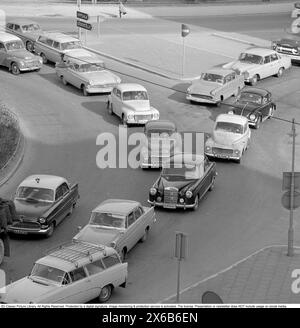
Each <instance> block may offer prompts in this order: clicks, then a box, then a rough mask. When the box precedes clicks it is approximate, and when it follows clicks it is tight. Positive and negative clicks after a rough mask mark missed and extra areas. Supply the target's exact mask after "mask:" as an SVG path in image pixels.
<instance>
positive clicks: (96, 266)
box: [85, 260, 104, 276]
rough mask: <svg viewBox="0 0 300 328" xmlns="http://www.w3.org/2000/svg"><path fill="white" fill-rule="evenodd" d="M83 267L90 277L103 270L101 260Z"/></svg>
mask: <svg viewBox="0 0 300 328" xmlns="http://www.w3.org/2000/svg"><path fill="white" fill-rule="evenodd" d="M85 267H86V269H87V271H88V273H89V275H90V276H92V275H93V274H96V273H99V272H101V271H103V270H104V266H103V263H102V261H101V260H98V261H95V262H93V263H89V264H87V265H86V266H85Z"/></svg>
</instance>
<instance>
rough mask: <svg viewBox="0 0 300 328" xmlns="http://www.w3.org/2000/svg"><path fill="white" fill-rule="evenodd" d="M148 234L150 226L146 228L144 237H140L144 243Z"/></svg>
mask: <svg viewBox="0 0 300 328" xmlns="http://www.w3.org/2000/svg"><path fill="white" fill-rule="evenodd" d="M148 235H149V228H146V229H145V233H144V235H143V237H142V238H141V239H140V242H141V243H144V242H145V241H146V240H147V239H148Z"/></svg>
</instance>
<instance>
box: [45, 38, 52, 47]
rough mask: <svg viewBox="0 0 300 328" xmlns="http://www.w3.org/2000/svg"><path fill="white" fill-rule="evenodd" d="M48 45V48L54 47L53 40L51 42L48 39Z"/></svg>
mask: <svg viewBox="0 0 300 328" xmlns="http://www.w3.org/2000/svg"><path fill="white" fill-rule="evenodd" d="M46 44H47V46H49V47H52V45H53V40H51V39H46Z"/></svg>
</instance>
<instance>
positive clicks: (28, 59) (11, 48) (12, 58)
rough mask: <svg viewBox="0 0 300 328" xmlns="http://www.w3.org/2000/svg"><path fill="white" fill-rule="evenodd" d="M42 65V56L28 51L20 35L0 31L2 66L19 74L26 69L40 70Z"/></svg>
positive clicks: (0, 58)
mask: <svg viewBox="0 0 300 328" xmlns="http://www.w3.org/2000/svg"><path fill="white" fill-rule="evenodd" d="M42 65H43V61H42V58H41V57H39V56H36V55H34V54H32V53H30V52H29V51H27V50H26V49H25V46H24V43H23V41H22V40H21V39H20V38H19V37H17V36H15V35H12V34H9V33H6V32H0V66H4V67H7V68H8V69H9V71H10V72H11V73H12V74H14V75H18V74H20V72H25V71H39V70H40V69H41V67H42Z"/></svg>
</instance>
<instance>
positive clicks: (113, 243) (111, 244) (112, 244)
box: [109, 241, 117, 248]
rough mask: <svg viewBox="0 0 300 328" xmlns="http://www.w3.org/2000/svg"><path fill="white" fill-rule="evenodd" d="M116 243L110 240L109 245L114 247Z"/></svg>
mask: <svg viewBox="0 0 300 328" xmlns="http://www.w3.org/2000/svg"><path fill="white" fill-rule="evenodd" d="M116 245H117V243H116V242H115V241H112V242H111V243H110V244H109V246H110V247H112V248H116Z"/></svg>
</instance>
